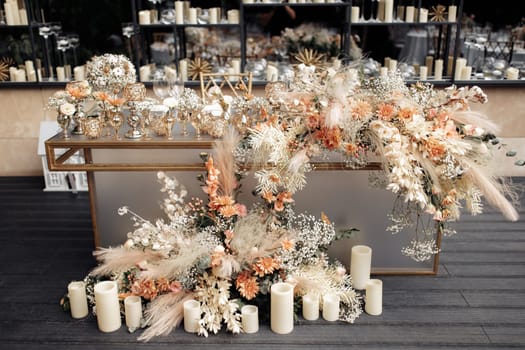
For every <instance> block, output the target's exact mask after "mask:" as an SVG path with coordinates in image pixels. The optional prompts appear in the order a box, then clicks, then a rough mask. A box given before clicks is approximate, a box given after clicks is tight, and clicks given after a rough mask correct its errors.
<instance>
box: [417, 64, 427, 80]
mask: <svg viewBox="0 0 525 350" xmlns="http://www.w3.org/2000/svg"><path fill="white" fill-rule="evenodd" d="M427 75H428V68H427V66H421V67H419V80H427Z"/></svg>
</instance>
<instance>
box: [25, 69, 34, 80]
mask: <svg viewBox="0 0 525 350" xmlns="http://www.w3.org/2000/svg"><path fill="white" fill-rule="evenodd" d="M27 80H28V81H36V71H34V70H32V71H29V72H28V73H27Z"/></svg>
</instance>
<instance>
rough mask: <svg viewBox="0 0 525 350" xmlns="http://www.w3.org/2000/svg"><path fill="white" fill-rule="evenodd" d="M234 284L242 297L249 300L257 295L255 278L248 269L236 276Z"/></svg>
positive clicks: (257, 289)
mask: <svg viewBox="0 0 525 350" xmlns="http://www.w3.org/2000/svg"><path fill="white" fill-rule="evenodd" d="M235 286H236V287H237V290H238V291H239V293H240V294H241V296H242V297H244V298H246V299H247V300H251V299H253V298H255V297H256V296H257V293H259V284H258V283H257V278H256V277H255V276H252V274H251V273H250V271H247V270H246V271H243V272H242V273H240V274H239V275H238V276H237V280H236V281H235Z"/></svg>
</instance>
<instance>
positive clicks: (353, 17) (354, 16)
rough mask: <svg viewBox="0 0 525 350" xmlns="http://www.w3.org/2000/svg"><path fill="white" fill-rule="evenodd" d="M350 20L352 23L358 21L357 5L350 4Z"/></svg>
mask: <svg viewBox="0 0 525 350" xmlns="http://www.w3.org/2000/svg"><path fill="white" fill-rule="evenodd" d="M350 20H351V21H352V23H357V22H359V6H352V10H351V12H350Z"/></svg>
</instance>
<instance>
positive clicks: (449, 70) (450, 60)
mask: <svg viewBox="0 0 525 350" xmlns="http://www.w3.org/2000/svg"><path fill="white" fill-rule="evenodd" d="M453 63H454V56H448V60H447V75H450V76H451V75H453V74H454V73H453V72H452V65H453Z"/></svg>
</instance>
